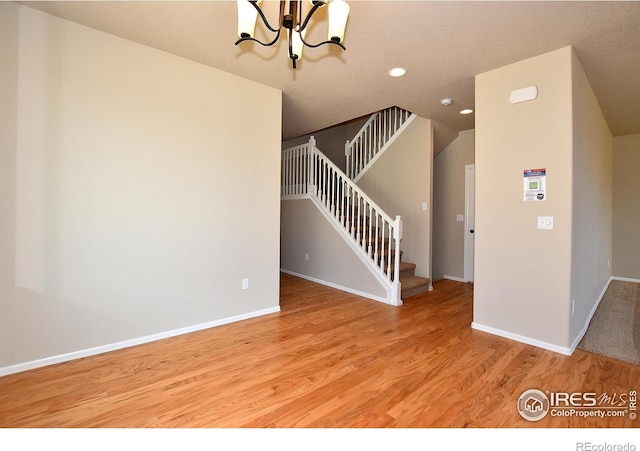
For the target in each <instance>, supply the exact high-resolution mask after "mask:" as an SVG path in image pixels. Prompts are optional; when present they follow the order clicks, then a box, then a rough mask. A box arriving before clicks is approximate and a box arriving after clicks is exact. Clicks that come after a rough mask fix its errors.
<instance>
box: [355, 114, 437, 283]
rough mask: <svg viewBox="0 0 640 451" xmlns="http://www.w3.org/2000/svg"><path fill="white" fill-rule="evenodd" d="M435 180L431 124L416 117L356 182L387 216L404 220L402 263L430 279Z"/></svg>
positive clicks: (417, 273) (418, 274)
mask: <svg viewBox="0 0 640 451" xmlns="http://www.w3.org/2000/svg"><path fill="white" fill-rule="evenodd" d="M432 180H433V128H432V123H431V120H429V119H425V118H422V117H419V116H417V117H416V118H415V119H414V120H413V121H412V122H411V123H410V124H409V125H408V126H407V128H406V129H405V130H404V131H403V132H402V133H401V134H400V135H399V136H398V137H397V138H396V139H395V141H394V142H393V143H392V144H391V145H390V147H389V148H388V149H387V150H386V151H385V152H384V153H383V154H382V155H381V156H380V157H379V158H378V159H377V161H376V162H375V164H374V165H373V166H372V167H371V168H369V170H368V171H367V172H366V173H365V174H364V175H363V176H362V177H361V178H360V179H359V180H358V182H357V184H358V186H359V187H360V188H362V189H363V190H364V191H365V192H366V193H367V195H368V196H369V197H371V199H373V201H374V202H376V203H377V204H378V205H380V207H381V208H382V209H383V210H384V211H385V212H386V213H387V214H388V215H390V216H391V217H395V216H396V215H400V216H401V217H402V222H403V237H402V242H401V249H402V251H403V256H402V260H403V261H407V262H411V263H415V264H416V271H415V274H416V275H417V276H422V277H427V278H429V279H432V268H431V261H432V259H431V252H432V242H431V230H432V216H431V206H432V200H433V189H432V187H433V183H432ZM423 204H424V205H425V206H426V210H424V209H423Z"/></svg>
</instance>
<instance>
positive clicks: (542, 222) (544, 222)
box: [538, 216, 553, 230]
mask: <svg viewBox="0 0 640 451" xmlns="http://www.w3.org/2000/svg"><path fill="white" fill-rule="evenodd" d="M538 228H539V229H544V230H553V216H538Z"/></svg>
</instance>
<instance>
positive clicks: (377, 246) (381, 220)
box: [281, 136, 402, 305]
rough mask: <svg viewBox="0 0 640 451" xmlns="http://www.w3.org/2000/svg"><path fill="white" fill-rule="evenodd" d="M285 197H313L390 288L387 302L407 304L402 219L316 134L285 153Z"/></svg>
mask: <svg viewBox="0 0 640 451" xmlns="http://www.w3.org/2000/svg"><path fill="white" fill-rule="evenodd" d="M281 194H282V197H283V198H299V197H305V198H306V197H309V198H311V199H312V200H313V201H314V202H315V203H316V205H318V207H319V208H320V210H321V211H322V212H323V213H324V214H325V216H327V217H328V218H329V219H330V220H331V221H332V222H333V225H334V226H336V228H337V229H338V230H340V231H341V233H344V234H345V235H346V236H347V237H348V240H347V242H348V243H350V246H351V247H352V248H353V249H354V250H355V251H356V252H357V253H358V254H359V256H360V257H361V259H362V260H363V261H365V262H367V264H368V265H369V268H370V269H371V270H372V272H373V273H374V274H375V275H376V277H377V278H378V280H380V281H381V282H382V283H383V284H385V286H386V287H387V288H388V290H387V292H388V302H389V303H390V304H393V305H400V304H402V301H401V298H400V296H401V291H400V257H401V255H400V241H401V240H402V219H401V218H400V216H396V217H395V219H392V218H391V217H390V216H389V215H387V214H386V213H385V212H384V211H383V210H382V208H380V207H379V206H378V205H377V204H376V203H375V202H373V200H371V199H370V198H369V197H368V196H367V195H366V194H365V193H364V192H363V191H362V190H361V189H360V188H359V187H358V186H357V185H356V184H355V183H354V182H353V181H352V180H351V179H350V178H349V177H347V175H346V174H345V173H344V172H342V170H341V169H340V168H338V166H336V165H335V164H334V163H333V162H332V161H331V160H329V159H328V158H327V157H326V156H325V155H324V154H323V153H322V152H321V151H320V150H319V149H318V148H317V147H316V141H315V138H314V137H313V136H312V137H311V138H310V139H309V142H308V143H307V144H302V145H299V146H296V147H292V148H289V149H286V150H283V151H282V186H281Z"/></svg>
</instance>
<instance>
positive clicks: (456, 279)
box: [442, 274, 467, 283]
mask: <svg viewBox="0 0 640 451" xmlns="http://www.w3.org/2000/svg"><path fill="white" fill-rule="evenodd" d="M442 278H443V279H447V280H455V281H456V282H465V283H466V282H467V281H466V280H465V279H463V278H462V277H456V276H448V275H446V274H445V275H443V276H442Z"/></svg>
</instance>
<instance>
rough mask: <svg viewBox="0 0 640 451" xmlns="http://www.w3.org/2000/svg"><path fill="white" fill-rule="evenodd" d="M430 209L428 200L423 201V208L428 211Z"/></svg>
mask: <svg viewBox="0 0 640 451" xmlns="http://www.w3.org/2000/svg"><path fill="white" fill-rule="evenodd" d="M428 209H429V204H427V203H426V202H422V210H423V211H427V210H428Z"/></svg>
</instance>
